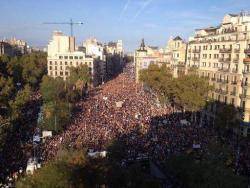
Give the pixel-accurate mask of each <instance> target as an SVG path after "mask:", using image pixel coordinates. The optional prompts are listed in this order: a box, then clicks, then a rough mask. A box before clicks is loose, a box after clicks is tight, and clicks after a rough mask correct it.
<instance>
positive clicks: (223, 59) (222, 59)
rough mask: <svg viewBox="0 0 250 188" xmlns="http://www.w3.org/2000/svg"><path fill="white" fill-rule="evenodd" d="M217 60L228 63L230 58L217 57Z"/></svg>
mask: <svg viewBox="0 0 250 188" xmlns="http://www.w3.org/2000/svg"><path fill="white" fill-rule="evenodd" d="M219 62H223V63H230V62H231V58H219Z"/></svg>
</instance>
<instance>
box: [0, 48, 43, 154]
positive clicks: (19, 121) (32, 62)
mask: <svg viewBox="0 0 250 188" xmlns="http://www.w3.org/2000/svg"><path fill="white" fill-rule="evenodd" d="M46 64H47V61H46V54H45V53H41V52H37V53H31V54H28V55H24V56H21V57H8V56H1V57H0V65H1V66H0V142H1V146H2V147H1V148H0V150H1V149H3V146H4V145H5V141H6V137H7V135H8V136H11V134H12V133H11V132H14V131H15V132H20V133H22V132H24V130H27V129H26V128H27V127H28V126H24V124H25V123H27V121H26V118H25V116H26V115H27V105H28V104H29V102H30V99H31V96H32V94H33V93H34V91H36V90H37V89H38V88H39V83H40V82H41V79H42V77H43V75H44V74H46ZM18 125H21V126H18Z"/></svg>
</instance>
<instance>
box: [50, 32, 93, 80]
mask: <svg viewBox="0 0 250 188" xmlns="http://www.w3.org/2000/svg"><path fill="white" fill-rule="evenodd" d="M75 49H76V47H75V38H74V37H71V36H66V35H64V34H63V33H62V32H58V31H56V32H54V33H53V37H52V40H51V41H50V42H49V45H48V57H47V61H48V66H47V67H48V75H49V76H52V77H54V78H55V77H62V78H63V79H64V80H66V78H67V77H68V76H69V75H70V72H69V69H70V67H77V66H79V65H84V64H85V65H88V67H89V70H90V72H91V75H92V79H93V82H95V71H96V70H95V62H94V59H93V57H91V56H87V55H86V54H85V53H84V52H80V51H76V50H75Z"/></svg>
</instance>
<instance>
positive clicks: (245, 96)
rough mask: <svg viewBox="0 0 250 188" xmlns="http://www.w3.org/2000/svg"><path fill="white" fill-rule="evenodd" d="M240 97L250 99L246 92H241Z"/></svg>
mask: <svg viewBox="0 0 250 188" xmlns="http://www.w3.org/2000/svg"><path fill="white" fill-rule="evenodd" d="M240 98H243V99H250V96H249V95H247V94H246V93H243V94H240Z"/></svg>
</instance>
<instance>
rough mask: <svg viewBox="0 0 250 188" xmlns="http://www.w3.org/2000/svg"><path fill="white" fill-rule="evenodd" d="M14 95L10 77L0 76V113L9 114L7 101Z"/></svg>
mask: <svg viewBox="0 0 250 188" xmlns="http://www.w3.org/2000/svg"><path fill="white" fill-rule="evenodd" d="M14 96H15V87H14V83H13V79H12V78H10V77H9V78H4V77H3V76H0V109H1V110H0V115H3V116H6V115H8V114H9V111H10V110H9V101H10V100H11V99H13V97H14Z"/></svg>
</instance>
